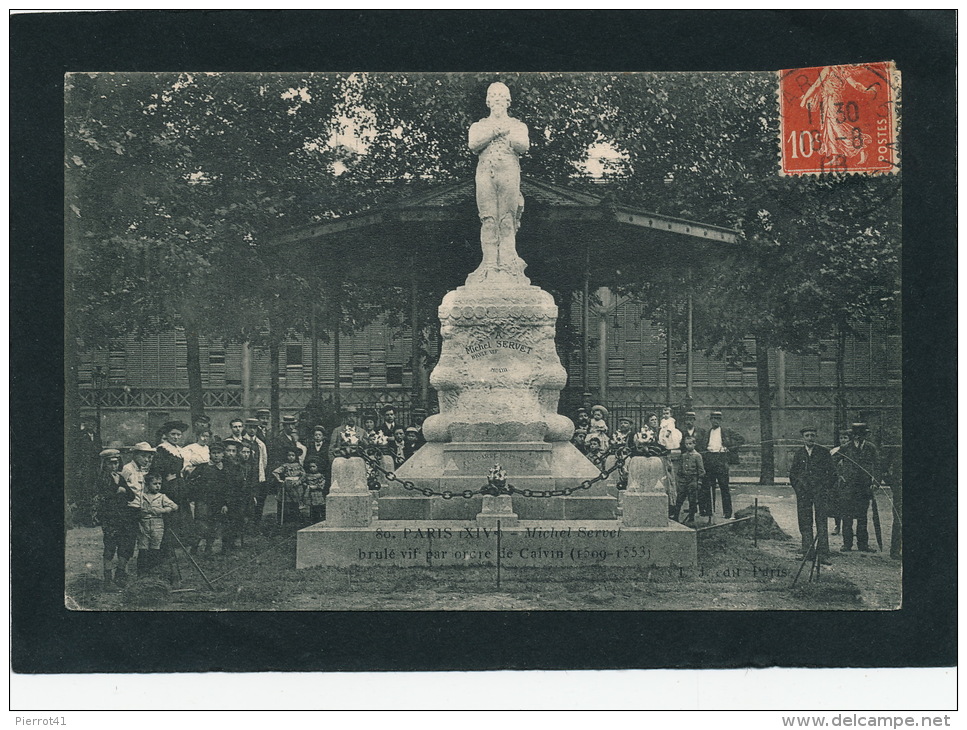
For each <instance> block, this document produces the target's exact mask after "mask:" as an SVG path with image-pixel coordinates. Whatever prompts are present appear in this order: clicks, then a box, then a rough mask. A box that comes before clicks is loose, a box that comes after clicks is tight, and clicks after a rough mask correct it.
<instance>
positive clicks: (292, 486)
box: [81, 405, 426, 589]
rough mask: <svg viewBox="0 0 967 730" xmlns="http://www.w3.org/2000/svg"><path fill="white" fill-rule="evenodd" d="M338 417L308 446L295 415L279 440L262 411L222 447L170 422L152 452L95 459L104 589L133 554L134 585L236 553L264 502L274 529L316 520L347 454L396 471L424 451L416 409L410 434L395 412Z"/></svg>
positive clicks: (206, 434)
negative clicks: (178, 555)
mask: <svg viewBox="0 0 967 730" xmlns="http://www.w3.org/2000/svg"><path fill="white" fill-rule="evenodd" d="M341 415H342V417H341V421H340V425H339V426H338V427H336V428H334V429H332V431H331V433H328V432H327V429H326V428H325V427H323V426H320V425H315V426H313V427H312V428H311V429H309V430H308V438H307V439H306V440H305V441H303V436H302V434H301V433H300V428H299V422H298V419H297V418H296V417H295V416H291V415H287V416H283V418H282V428H281V430H280V431H279V433H277V434H275V435H274V436H273V435H272V434H270V430H269V412H268V410H262V411H259V412H258V413H257V415H256V417H254V418H247V419H243V418H241V417H239V418H234V419H232V420H231V422H230V424H229V429H230V433H228V434H226V435H224V436H223V437H221V438H217V437H215V435H214V434H213V433H212V430H211V421H210V419H208V418H207V417H205V416H202V417H200V418H198V419H197V420H195V422H194V423H193V424H192V425H191V430H190V431H189V426H188V424H187V423H184V422H183V421H177V420H172V421H168V422H167V423H165V424H164V425H163V426H162V427H161V429H160V432H159V440H158V442H157V444H156V445H154V446H152V445H151V444H150V443H149V442H147V441H143V442H140V443H137V444H135V445H134V446H132V447H129V448H126V449H124V450H123V451H124V453H122V450H121V449H114V448H109V449H103V450H101V451H99V453H98V459H99V467H98V468H97V470H96V473H94V474H92V475H91V476H92V479H93V490H92V491H93V499H92V503H93V508H92V510H91V519H92V521H93V522H96V523H98V524H100V525H101V527H102V530H103V536H104V553H103V559H104V573H103V576H104V584H105V587H106V588H108V589H114V588H115V587H119V586H123V585H125V584H126V582H127V580H128V576H129V569H130V568H131V567H132V566H131V565H130V562H131V560H132V559H134V557H135V552H136V551H137V565H136V569H137V570H136V572H137V575H138V576H139V577H144V576H149V575H153V574H157V575H160V576H161V577H164V578H165V579H167V580H169V581H170V582H171V583H172V584H173V585H177V584H178V583H180V580H181V575H180V570H179V566H178V561H177V560H176V559H175V551H176V550H177V549H184V550H187V551H188V552H189V553H190V554H192V555H205V554H206V553H212V552H214V548H215V545H216V544H220V549H221V552H223V553H232V552H235V551H237V550H239V549H240V548H242V547H244V539H245V535H246V533H249V532H252V531H257V530H259V529H260V526H261V525H262V523H263V521H265V520H266V518H267V515H266V514H265V504H266V501H267V499H268V497H269V495H270V494H272V495H275V497H276V513H275V517H274V523H275V524H276V525H277V526H279V527H280V528H282V529H284V530H295V529H298V528H300V527H302V526H305V525H307V524H312V523H315V522H319V521H322V520H324V519H325V516H326V496H327V494H328V489H329V483H330V475H331V463H332V459H333V458H336V457H337V456H339V455H341V454H343V453H345V451H344V450H345V449H346V447H357V446H359V447H363V448H366V447H370V446H372V447H376V448H378V449H379V451H380V452H382V453H383V454H386V455H387V456H389V457H391V458H392V460H393V463H394V466H400V465H401V464H403V463H404V462H405V461H406V460H407V459H409V458H410V457H411V456H412V455H413V454H414V453H415V452H416V451H417V450H418V449H419V448H420V447H421V446H422V445H423V444H424V443H425V440H424V439H423V433H422V425H423V419H424V418H425V417H426V413H425V411H421V410H420V409H417V410H415V411H414V414H413V416H414V422H413V423H412V424H411V425H409V426H406V427H404V426H403V425H402V424H399V423H397V422H396V409H395V407H393V406H391V405H390V406H386V407H384V408H383V409H382V410H381V411H380V413H378V414H377V413H373V412H367V413H363V414H362V418H361V419H360V418H359V409H358V407H356V406H352V405H350V406H346V407H344V408H343V409H342V414H341ZM85 425H86V426H89V425H90V424H89V423H88V424H85ZM81 438H82V439H86V440H87V441H89V443H90V444H93V443H94V433H93V431H91V430H90V429H89V428H88V429H83V428H82V430H81ZM185 441H189V443H187V444H185V443H184V442H185ZM115 561H116V562H115Z"/></svg>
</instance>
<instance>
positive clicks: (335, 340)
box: [332, 310, 342, 423]
mask: <svg viewBox="0 0 967 730" xmlns="http://www.w3.org/2000/svg"><path fill="white" fill-rule="evenodd" d="M340 326H341V322H340V312H339V311H338V310H337V313H336V321H335V323H334V324H333V327H332V360H333V378H332V405H333V408H335V409H336V418H337V419H341V418H342V414H341V413H340V409H341V408H342V395H341V394H340V392H339V369H340V367H341V364H340V362H339V357H340V354H339V344H340V343H339V327H340ZM340 423H342V421H341V420H340Z"/></svg>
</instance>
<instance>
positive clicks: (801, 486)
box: [789, 426, 836, 565]
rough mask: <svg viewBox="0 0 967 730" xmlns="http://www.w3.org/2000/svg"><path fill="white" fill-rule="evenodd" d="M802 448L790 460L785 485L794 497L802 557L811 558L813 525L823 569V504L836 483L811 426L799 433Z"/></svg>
mask: <svg viewBox="0 0 967 730" xmlns="http://www.w3.org/2000/svg"><path fill="white" fill-rule="evenodd" d="M800 433H802V440H803V447H802V448H801V449H798V450H797V451H796V452H795V454H793V457H792V466H791V467H790V468H789V483H790V484H791V485H792V489H793V491H794V492H795V493H796V514H797V516H798V518H799V534H800V535H801V536H802V553H803V554H804V555H806V556H807V557H809V558H812V557H815V556H814V555H813V522H814V520H815V523H816V555H818V557H819V561H820V562H821V563H822V564H823V565H829V532H828V525H827V519H828V517H827V504H828V499H829V494H830V490H831V489H832V488H833V486H834V484H835V482H836V468H835V467H834V465H833V457H832V456H830V453H829V450H828V449H826V448H824V447H823V446H820V445H819V444H818V443H817V441H816V437H817V431H816V429H815V428H814V427H812V426H807V427H805V428H803V429H802V430H801V432H800Z"/></svg>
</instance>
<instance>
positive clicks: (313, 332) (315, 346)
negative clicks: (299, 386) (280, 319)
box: [309, 303, 319, 403]
mask: <svg viewBox="0 0 967 730" xmlns="http://www.w3.org/2000/svg"><path fill="white" fill-rule="evenodd" d="M316 309H317V305H316V304H315V303H313V305H312V312H311V315H310V317H309V330H310V332H309V336H310V337H311V338H312V402H313V403H315V402H317V401H318V400H319V331H318V329H317V328H316Z"/></svg>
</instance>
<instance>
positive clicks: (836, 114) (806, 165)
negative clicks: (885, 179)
mask: <svg viewBox="0 0 967 730" xmlns="http://www.w3.org/2000/svg"><path fill="white" fill-rule="evenodd" d="M899 90H900V75H899V72H898V71H897V69H896V66H895V65H894V64H893V62H892V61H885V62H881V63H868V64H857V65H844V66H818V67H815V68H798V69H789V70H785V71H780V72H779V113H780V136H779V149H780V174H782V175H818V174H822V173H839V174H843V173H853V174H856V173H863V174H868V175H882V174H891V173H895V172H897V170H899V151H898V146H897V142H898V133H899V124H898V115H897V108H896V104H897V101H898V96H899Z"/></svg>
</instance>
